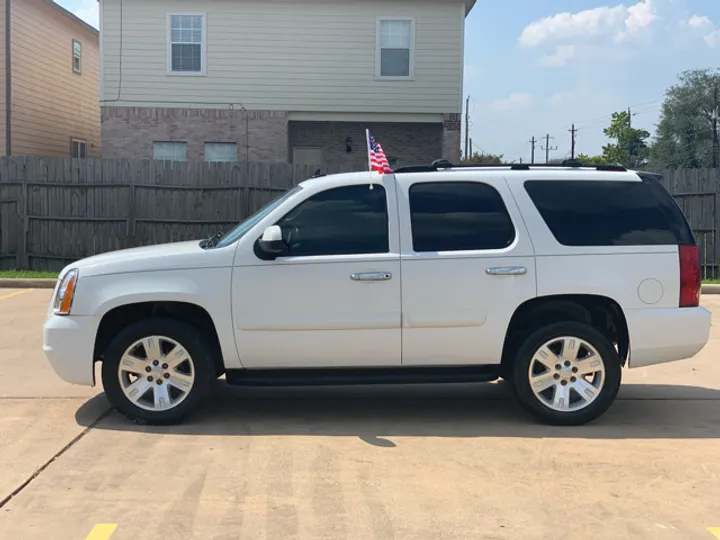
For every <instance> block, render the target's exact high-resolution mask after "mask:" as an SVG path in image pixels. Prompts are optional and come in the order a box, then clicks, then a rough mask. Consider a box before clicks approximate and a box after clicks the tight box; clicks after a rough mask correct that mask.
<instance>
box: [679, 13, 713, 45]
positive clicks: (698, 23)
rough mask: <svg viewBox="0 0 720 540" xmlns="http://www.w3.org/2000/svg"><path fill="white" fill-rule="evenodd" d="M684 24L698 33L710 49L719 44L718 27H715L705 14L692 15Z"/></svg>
mask: <svg viewBox="0 0 720 540" xmlns="http://www.w3.org/2000/svg"><path fill="white" fill-rule="evenodd" d="M685 24H686V25H687V26H689V27H690V28H692V29H693V30H696V31H697V32H698V33H700V34H701V35H702V39H703V41H704V42H705V43H706V44H707V46H708V47H710V48H711V49H712V48H714V47H716V46H720V28H717V27H716V26H715V24H714V23H713V22H712V20H710V17H708V16H707V15H693V16H692V17H690V19H689V20H688V21H687V22H686V23H685Z"/></svg>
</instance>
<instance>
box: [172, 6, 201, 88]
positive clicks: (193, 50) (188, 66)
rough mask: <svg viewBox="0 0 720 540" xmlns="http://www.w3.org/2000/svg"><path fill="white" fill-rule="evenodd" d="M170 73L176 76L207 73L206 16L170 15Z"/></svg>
mask: <svg viewBox="0 0 720 540" xmlns="http://www.w3.org/2000/svg"><path fill="white" fill-rule="evenodd" d="M168 19H169V22H168V25H169V34H170V35H169V40H170V43H169V47H168V71H169V72H170V73H174V74H181V75H182V74H184V75H198V74H200V75H202V74H204V73H205V36H204V34H205V16H204V15H197V14H186V15H179V14H178V15H169V16H168Z"/></svg>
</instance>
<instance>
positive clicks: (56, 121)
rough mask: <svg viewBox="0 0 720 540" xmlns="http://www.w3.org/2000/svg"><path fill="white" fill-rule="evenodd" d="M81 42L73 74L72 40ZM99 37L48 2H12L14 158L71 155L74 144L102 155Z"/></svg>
mask: <svg viewBox="0 0 720 540" xmlns="http://www.w3.org/2000/svg"><path fill="white" fill-rule="evenodd" d="M73 39H75V40H77V41H79V42H80V43H82V62H83V66H82V74H80V75H78V74H75V73H73V69H72V41H73ZM98 49H99V46H98V35H97V33H96V32H94V31H92V30H91V29H89V28H88V27H86V26H85V25H83V24H82V23H80V22H79V21H77V20H74V19H73V18H71V17H69V16H67V15H66V14H64V13H63V12H62V11H60V10H59V9H58V8H57V7H55V6H53V5H52V4H50V3H48V2H46V1H45V0H13V4H12V88H13V92H12V113H11V114H12V152H13V155H18V156H20V155H45V156H69V155H70V140H71V139H73V138H77V139H82V140H85V141H87V155H88V157H90V156H99V155H100V107H99V103H98V100H99V93H100V90H99V62H98Z"/></svg>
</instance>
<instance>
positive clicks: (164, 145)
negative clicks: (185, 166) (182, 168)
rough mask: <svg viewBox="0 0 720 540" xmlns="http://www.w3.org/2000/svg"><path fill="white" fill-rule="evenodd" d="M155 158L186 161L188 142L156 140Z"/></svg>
mask: <svg viewBox="0 0 720 540" xmlns="http://www.w3.org/2000/svg"><path fill="white" fill-rule="evenodd" d="M153 159H158V160H161V161H163V160H164V161H186V160H187V144H186V143H184V142H154V143H153Z"/></svg>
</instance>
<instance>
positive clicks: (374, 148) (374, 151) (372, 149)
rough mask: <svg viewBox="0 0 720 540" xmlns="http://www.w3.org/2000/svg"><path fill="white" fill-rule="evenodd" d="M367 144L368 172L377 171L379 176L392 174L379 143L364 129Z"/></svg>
mask: <svg viewBox="0 0 720 540" xmlns="http://www.w3.org/2000/svg"><path fill="white" fill-rule="evenodd" d="M365 132H366V133H367V143H368V160H369V162H370V170H371V171H377V172H379V173H380V174H392V173H393V170H392V169H391V168H390V163H388V160H387V157H385V152H384V151H383V149H382V146H380V143H379V142H377V141H376V140H375V137H373V136H372V134H371V133H370V130H369V129H366V130H365Z"/></svg>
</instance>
